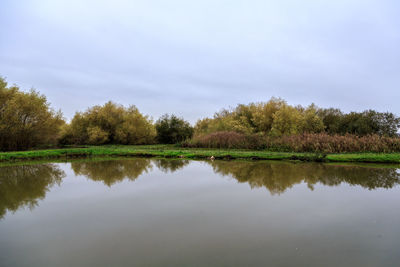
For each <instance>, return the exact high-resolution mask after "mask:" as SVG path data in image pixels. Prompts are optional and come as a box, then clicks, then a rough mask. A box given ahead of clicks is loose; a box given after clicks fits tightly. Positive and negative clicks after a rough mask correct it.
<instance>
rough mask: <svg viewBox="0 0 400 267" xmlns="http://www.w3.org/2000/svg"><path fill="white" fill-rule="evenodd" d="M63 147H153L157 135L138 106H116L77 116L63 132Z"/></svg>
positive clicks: (95, 108) (108, 103) (106, 106)
mask: <svg viewBox="0 0 400 267" xmlns="http://www.w3.org/2000/svg"><path fill="white" fill-rule="evenodd" d="M62 133H63V134H62V137H61V138H60V143H61V144H91V145H101V144H124V145H135V144H151V143H154V139H155V136H156V132H155V129H154V126H153V124H152V123H151V121H150V120H149V119H148V117H147V116H144V115H142V114H141V113H140V112H139V110H138V109H137V108H136V107H135V106H130V107H128V108H125V107H124V106H122V105H117V104H115V103H113V102H107V103H106V104H104V105H103V106H94V107H92V108H90V109H88V110H87V111H86V112H84V113H80V112H77V113H76V114H75V116H74V118H73V119H72V121H71V124H70V125H69V126H68V127H66V128H64V129H63V130H62Z"/></svg>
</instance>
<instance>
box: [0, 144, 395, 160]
mask: <svg viewBox="0 0 400 267" xmlns="http://www.w3.org/2000/svg"><path fill="white" fill-rule="evenodd" d="M101 156H122V157H161V158H186V159H204V158H210V157H211V156H213V157H215V159H248V160H300V161H320V162H368V163H369V162H370V163H400V153H349V154H315V153H294V152H293V153H292V152H271V151H264V150H240V149H201V148H181V147H177V146H174V145H149V146H90V147H85V148H63V149H49V150H33V151H19V152H3V153H0V161H1V162H10V161H22V160H38V159H70V158H78V157H101Z"/></svg>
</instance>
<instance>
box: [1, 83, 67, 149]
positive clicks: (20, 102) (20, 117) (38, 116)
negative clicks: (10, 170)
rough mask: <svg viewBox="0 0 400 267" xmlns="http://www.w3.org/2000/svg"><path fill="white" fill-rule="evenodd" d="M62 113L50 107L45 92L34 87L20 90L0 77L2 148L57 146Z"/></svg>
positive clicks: (62, 121)
mask: <svg viewBox="0 0 400 267" xmlns="http://www.w3.org/2000/svg"><path fill="white" fill-rule="evenodd" d="M64 123H65V122H64V120H63V118H62V113H61V112H60V111H59V112H55V111H54V110H53V109H51V108H50V103H49V102H48V101H47V99H46V97H45V96H44V95H41V94H39V93H38V92H37V91H35V90H33V89H32V90H31V91H29V92H22V91H20V89H19V87H18V86H16V85H14V86H11V87H8V86H7V83H6V81H5V80H4V79H3V78H0V149H1V150H3V151H6V150H24V149H29V148H32V147H37V146H43V145H55V144H56V142H57V139H58V137H59V133H60V130H61V127H62V126H63V125H64Z"/></svg>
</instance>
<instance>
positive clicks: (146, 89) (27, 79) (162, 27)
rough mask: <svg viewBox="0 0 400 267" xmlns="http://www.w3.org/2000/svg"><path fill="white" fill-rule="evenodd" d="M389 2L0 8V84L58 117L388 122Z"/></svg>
mask: <svg viewBox="0 0 400 267" xmlns="http://www.w3.org/2000/svg"><path fill="white" fill-rule="evenodd" d="M399 14H400V1H398V0H393V1H389V0H335V1H332V0H327V1H324V0H304V1H298V0H279V1H268V0H250V1H249V0H243V1H242V0H229V1H228V0H201V1H187V0H168V1H165V0H163V1H161V0H160V1H157V0H143V1H136V0H113V1H102V0H85V1H82V0H31V1H29V0H19V1H15V0H1V1H0V75H1V76H3V77H5V78H6V79H7V81H8V83H9V84H17V85H19V86H20V87H21V88H22V89H23V90H29V89H30V88H35V89H37V90H38V91H40V92H41V93H43V94H45V95H46V96H47V98H48V100H49V102H51V104H52V107H53V108H54V109H57V110H58V109H61V110H62V111H63V113H64V116H65V117H66V119H68V120H69V119H71V118H72V117H73V115H74V113H75V112H76V111H84V110H86V109H87V108H88V107H90V106H93V105H102V104H104V103H105V102H107V101H109V100H112V101H114V102H117V103H120V104H123V105H126V106H128V105H132V104H133V105H136V106H137V107H138V108H139V110H140V111H141V112H142V113H144V114H147V115H149V116H151V117H152V118H154V119H157V118H158V117H159V116H161V115H162V114H164V113H173V114H175V115H178V116H181V117H184V118H185V119H187V120H189V121H190V122H192V123H194V122H196V120H197V119H199V118H204V117H207V116H212V115H213V114H214V113H215V112H216V111H219V110H220V109H222V108H229V107H234V106H236V105H237V104H239V103H241V104H247V103H250V102H260V101H268V100H269V99H270V98H271V97H273V96H275V97H281V98H284V99H285V100H287V102H288V103H289V104H293V105H297V104H301V105H309V104H311V103H316V104H317V105H318V106H321V107H338V108H341V109H343V110H344V111H346V112H349V111H363V110H366V109H376V110H379V111H391V112H394V113H396V114H398V115H400V105H399V104H398V101H399V99H400V86H399V84H400V16H399Z"/></svg>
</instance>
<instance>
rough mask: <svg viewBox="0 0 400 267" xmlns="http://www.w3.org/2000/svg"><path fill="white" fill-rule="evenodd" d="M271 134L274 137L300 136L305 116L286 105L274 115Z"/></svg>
mask: <svg viewBox="0 0 400 267" xmlns="http://www.w3.org/2000/svg"><path fill="white" fill-rule="evenodd" d="M273 118H274V120H273V123H272V129H271V134H272V135H274V136H281V135H293V134H299V133H301V131H302V122H303V116H302V114H301V111H299V110H298V109H297V108H295V107H292V106H289V105H285V106H283V107H281V108H280V109H279V110H278V111H277V112H275V113H274V115H273Z"/></svg>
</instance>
